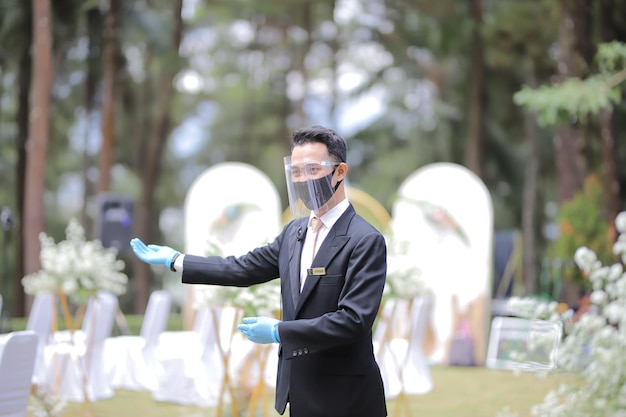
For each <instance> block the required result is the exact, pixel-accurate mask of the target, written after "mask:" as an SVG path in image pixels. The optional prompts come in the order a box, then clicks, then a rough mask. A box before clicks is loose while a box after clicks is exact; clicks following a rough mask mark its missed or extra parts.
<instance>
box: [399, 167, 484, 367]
mask: <svg viewBox="0 0 626 417" xmlns="http://www.w3.org/2000/svg"><path fill="white" fill-rule="evenodd" d="M390 230H391V233H392V236H393V237H394V239H397V240H398V241H404V242H407V243H408V244H409V248H410V249H409V250H410V253H411V254H412V257H413V258H414V259H415V260H416V262H417V265H418V267H419V269H420V270H421V273H422V278H423V279H424V280H425V281H426V284H427V286H429V287H430V288H431V289H432V290H433V292H434V301H435V303H434V306H433V312H432V322H431V329H430V330H431V331H432V343H433V346H431V347H430V349H427V350H430V355H429V359H430V361H431V362H433V363H449V359H450V348H451V344H452V342H453V338H454V337H455V332H456V329H457V326H458V324H459V322H460V321H461V320H462V319H467V321H468V322H469V325H470V328H471V335H472V341H473V347H474V361H475V363H476V364H477V365H479V364H484V360H485V354H486V345H487V333H488V326H489V311H490V309H489V303H490V300H491V294H490V292H491V274H492V252H493V248H492V246H493V206H492V202H491V196H490V194H489V191H488V190H487V187H486V186H485V185H484V183H483V182H482V181H481V180H480V178H478V177H477V176H476V175H475V174H474V173H473V172H471V171H470V170H468V169H467V168H465V167H463V166H460V165H456V164H452V163H435V164H430V165H427V166H424V167H422V168H420V169H418V170H417V171H415V172H414V173H412V174H411V175H409V176H408V177H407V178H406V179H405V181H404V182H403V183H402V184H401V186H400V188H399V190H398V199H397V200H396V201H395V202H394V205H393V210H392V216H391V225H390Z"/></svg>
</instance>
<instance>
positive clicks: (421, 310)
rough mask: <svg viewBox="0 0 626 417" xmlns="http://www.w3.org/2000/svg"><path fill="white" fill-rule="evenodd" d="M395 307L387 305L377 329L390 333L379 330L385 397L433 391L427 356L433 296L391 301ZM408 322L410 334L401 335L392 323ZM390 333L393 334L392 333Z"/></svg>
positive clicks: (377, 346)
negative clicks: (425, 342) (426, 336)
mask: <svg viewBox="0 0 626 417" xmlns="http://www.w3.org/2000/svg"><path fill="white" fill-rule="evenodd" d="M389 302H391V306H390V307H389V308H387V309H385V307H386V306H385V307H384V308H383V315H382V317H381V321H380V322H379V324H378V325H379V326H381V324H382V325H383V328H381V329H380V330H378V329H377V332H388V336H386V337H384V336H383V335H382V334H376V333H375V339H378V340H377V343H375V346H376V348H377V350H376V356H377V361H378V363H379V365H380V368H381V374H382V378H383V383H384V385H385V396H386V397H387V398H388V399H392V398H396V397H398V396H403V395H416V394H425V393H427V392H429V391H430V390H432V388H433V381H432V377H431V374H430V368H429V366H428V363H427V361H426V358H425V356H424V350H423V345H424V338H425V334H426V327H427V324H428V320H429V317H430V310H431V305H432V301H431V299H430V298H429V297H416V298H414V299H413V300H389V301H388V302H387V303H389ZM403 320H404V321H408V323H407V324H408V326H407V329H408V332H407V334H406V335H402V334H397V332H394V331H392V330H391V329H390V328H389V326H391V325H392V323H401V322H402V321H403ZM389 332H390V333H389Z"/></svg>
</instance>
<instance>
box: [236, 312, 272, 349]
mask: <svg viewBox="0 0 626 417" xmlns="http://www.w3.org/2000/svg"><path fill="white" fill-rule="evenodd" d="M278 323H280V320H276V319H272V318H269V317H244V318H243V324H240V325H239V326H237V328H238V329H239V330H240V331H241V333H243V334H244V335H245V336H246V337H247V338H248V339H249V340H250V341H252V342H254V343H261V344H267V343H280V339H279V338H278Z"/></svg>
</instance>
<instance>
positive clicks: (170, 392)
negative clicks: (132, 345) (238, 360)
mask: <svg viewBox="0 0 626 417" xmlns="http://www.w3.org/2000/svg"><path fill="white" fill-rule="evenodd" d="M233 310H234V309H232V308H230V307H224V308H211V307H203V308H201V309H199V310H198V311H197V312H196V318H195V320H194V326H193V330H192V331H180V332H163V333H162V334H161V337H160V339H159V344H158V345H157V348H156V350H155V355H154V357H155V360H156V362H157V364H158V366H157V369H158V381H157V388H156V389H155V390H154V391H152V398H154V399H155V400H157V401H166V402H173V403H178V404H183V405H192V406H198V407H214V406H217V405H219V404H220V400H221V398H222V396H223V389H224V386H223V384H224V377H225V374H224V372H225V362H224V358H223V355H222V352H223V347H222V345H221V344H220V336H219V333H220V332H221V331H226V330H227V329H228V327H229V326H230V327H232V326H233V323H232V322H233V320H234V316H233V315H232V314H230V313H231V312H232V311H233ZM226 365H227V362H226Z"/></svg>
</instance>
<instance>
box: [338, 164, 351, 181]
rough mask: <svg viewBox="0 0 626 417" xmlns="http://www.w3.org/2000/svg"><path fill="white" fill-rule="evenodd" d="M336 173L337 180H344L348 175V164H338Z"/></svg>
mask: <svg viewBox="0 0 626 417" xmlns="http://www.w3.org/2000/svg"><path fill="white" fill-rule="evenodd" d="M336 171H337V174H339V179H340V180H342V179H344V178H345V177H346V175H347V174H348V164H346V163H345V162H342V163H340V164H339V165H337V169H336Z"/></svg>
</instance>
